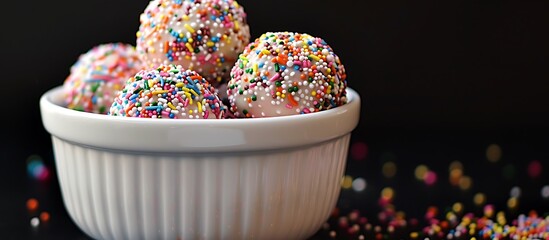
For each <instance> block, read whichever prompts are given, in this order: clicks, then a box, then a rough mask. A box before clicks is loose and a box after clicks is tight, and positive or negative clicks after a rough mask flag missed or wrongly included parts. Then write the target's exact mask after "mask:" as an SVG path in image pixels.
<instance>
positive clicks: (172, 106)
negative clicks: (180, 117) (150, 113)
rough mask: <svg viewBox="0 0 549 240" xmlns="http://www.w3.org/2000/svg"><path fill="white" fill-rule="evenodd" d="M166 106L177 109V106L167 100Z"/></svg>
mask: <svg viewBox="0 0 549 240" xmlns="http://www.w3.org/2000/svg"><path fill="white" fill-rule="evenodd" d="M168 107H170V108H171V109H172V110H177V108H176V107H175V106H174V105H173V104H172V103H171V102H168Z"/></svg>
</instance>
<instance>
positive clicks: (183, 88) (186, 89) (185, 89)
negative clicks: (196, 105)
mask: <svg viewBox="0 0 549 240" xmlns="http://www.w3.org/2000/svg"><path fill="white" fill-rule="evenodd" d="M181 85H183V83H181ZM181 90H183V91H185V92H189V89H188V88H186V87H182V88H181Z"/></svg>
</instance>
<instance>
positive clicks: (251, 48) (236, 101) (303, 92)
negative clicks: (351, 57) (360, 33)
mask: <svg viewBox="0 0 549 240" xmlns="http://www.w3.org/2000/svg"><path fill="white" fill-rule="evenodd" d="M346 78H347V76H346V74H345V68H344V66H343V65H342V64H341V61H340V60H339V57H338V56H337V55H336V54H335V53H334V51H333V50H332V48H331V47H330V46H329V45H328V44H327V43H326V42H325V41H324V40H323V39H321V38H318V37H313V36H311V35H308V34H300V33H293V32H267V33H264V34H263V35H261V37H259V38H257V39H256V40H255V41H254V42H252V43H250V44H249V45H248V46H247V47H246V48H245V50H244V52H243V53H242V54H240V56H239V59H238V61H237V62H236V64H235V66H234V67H233V69H232V70H231V80H230V81H229V83H228V90H227V94H228V98H229V102H230V111H231V112H233V113H234V115H235V116H236V117H248V118H257V117H273V116H283V115H294V114H306V113H312V112H318V111H322V110H326V109H330V108H333V107H337V106H340V105H342V104H345V103H346V101H347V100H346V87H347V81H346Z"/></svg>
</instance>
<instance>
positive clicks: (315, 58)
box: [309, 54, 320, 61]
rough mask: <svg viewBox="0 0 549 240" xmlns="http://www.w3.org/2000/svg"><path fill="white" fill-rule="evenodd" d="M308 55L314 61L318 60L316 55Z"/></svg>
mask: <svg viewBox="0 0 549 240" xmlns="http://www.w3.org/2000/svg"><path fill="white" fill-rule="evenodd" d="M309 57H310V58H312V59H313V60H315V61H318V60H320V58H319V57H317V56H316V55H313V54H311V55H309Z"/></svg>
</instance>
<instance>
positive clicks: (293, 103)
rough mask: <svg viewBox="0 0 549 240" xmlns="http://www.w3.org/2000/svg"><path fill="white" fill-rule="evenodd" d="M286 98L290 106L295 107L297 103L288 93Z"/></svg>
mask: <svg viewBox="0 0 549 240" xmlns="http://www.w3.org/2000/svg"><path fill="white" fill-rule="evenodd" d="M288 100H289V101H290V104H292V106H294V107H297V105H298V103H297V102H296V101H295V99H294V97H293V96H292V95H291V94H288Z"/></svg>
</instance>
